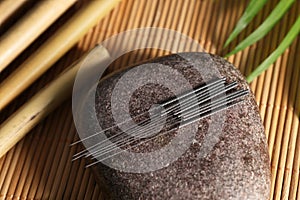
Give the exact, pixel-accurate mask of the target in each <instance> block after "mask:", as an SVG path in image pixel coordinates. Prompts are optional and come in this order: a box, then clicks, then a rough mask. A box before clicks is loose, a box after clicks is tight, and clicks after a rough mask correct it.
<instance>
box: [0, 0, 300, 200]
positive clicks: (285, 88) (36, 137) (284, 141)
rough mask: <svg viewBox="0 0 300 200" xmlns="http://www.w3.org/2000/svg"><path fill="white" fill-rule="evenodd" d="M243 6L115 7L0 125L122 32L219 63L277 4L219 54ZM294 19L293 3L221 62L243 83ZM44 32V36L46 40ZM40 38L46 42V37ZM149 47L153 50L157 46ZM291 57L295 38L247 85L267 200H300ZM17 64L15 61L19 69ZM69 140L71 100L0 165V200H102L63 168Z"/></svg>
mask: <svg viewBox="0 0 300 200" xmlns="http://www.w3.org/2000/svg"><path fill="white" fill-rule="evenodd" d="M248 2H249V1H235V0H226V1H223V0H215V1H210V0H203V1H196V0H153V1H148V0H123V1H122V3H121V4H120V5H119V6H118V7H117V8H116V9H114V10H113V11H112V12H111V13H110V14H109V15H108V16H107V17H106V18H104V19H103V20H102V21H100V22H99V23H98V24H97V26H95V27H94V28H93V29H91V30H90V31H89V32H88V34H86V35H85V36H84V37H83V38H82V40H81V41H80V42H79V43H78V44H77V45H76V46H75V47H74V48H73V49H72V50H71V51H70V52H69V53H67V54H66V55H65V56H64V57H63V58H62V59H60V60H59V61H58V62H57V63H56V64H55V65H54V66H53V67H52V68H51V69H50V70H48V71H47V72H46V74H45V75H43V76H42V77H41V78H40V79H39V80H38V81H36V83H35V84H34V85H33V86H31V87H30V88H29V89H28V90H26V91H25V92H24V93H23V94H22V95H21V96H20V97H19V99H18V100H16V101H14V102H13V103H11V104H10V105H9V106H8V107H7V108H5V109H4V110H3V113H4V114H3V115H2V114H1V115H0V122H3V121H4V120H5V118H6V117H7V116H9V115H10V114H12V113H13V112H14V111H15V110H16V109H17V108H18V107H19V106H20V104H22V102H26V100H28V99H29V98H30V97H31V96H33V95H34V94H35V93H36V92H37V91H38V90H39V89H40V88H41V87H43V86H44V85H46V84H47V83H48V82H50V81H51V80H53V79H54V78H55V77H57V75H58V74H59V73H60V72H61V71H63V70H64V69H65V68H66V67H67V66H69V65H70V64H71V63H72V62H73V61H74V60H76V58H79V57H80V56H81V55H83V53H84V52H86V51H88V50H89V49H91V48H92V47H94V45H95V44H97V43H99V42H101V41H103V40H105V39H106V38H109V37H110V36H112V35H114V34H117V33H119V32H122V31H126V30H128V29H133V28H139V27H162V28H169V29H173V30H177V31H179V32H182V33H184V34H186V35H188V36H189V37H191V38H193V39H194V40H196V41H198V42H199V43H200V44H201V46H202V47H203V48H204V49H205V50H206V51H207V52H210V53H215V54H219V55H224V54H225V53H226V52H228V51H229V50H230V49H232V48H233V47H234V46H235V45H236V44H237V43H238V42H239V41H241V40H242V39H243V38H245V37H246V36H247V35H249V33H251V32H252V31H253V30H254V29H255V28H256V27H258V26H259V24H261V22H262V21H263V20H264V19H265V18H266V17H267V16H268V14H269V13H270V10H271V9H272V8H274V6H275V5H276V3H277V2H278V1H269V2H268V3H267V5H266V6H265V7H264V9H263V10H262V11H261V12H259V13H258V16H256V17H255V18H254V22H253V23H250V24H249V26H248V27H247V28H246V29H245V30H244V31H243V32H242V33H241V34H240V35H239V36H238V37H237V39H236V40H234V41H233V42H232V43H231V44H230V45H229V46H228V47H227V48H225V49H223V44H224V41H225V40H226V38H227V37H228V35H229V34H230V32H231V31H232V29H233V28H234V26H235V24H236V22H237V20H238V19H239V17H240V16H241V15H242V13H243V11H244V9H245V7H246V5H247V3H248ZM83 4H84V3H81V2H79V3H77V5H76V6H74V7H73V8H72V9H74V10H75V11H76V9H78V8H80V7H81V6H83ZM299 12H300V2H299V1H296V3H295V4H294V5H293V6H292V7H291V9H290V10H289V12H288V13H287V14H286V15H285V16H284V18H283V19H282V20H281V21H280V23H279V24H278V25H276V26H275V27H274V28H273V30H272V31H271V32H270V33H269V34H268V35H267V36H266V37H264V38H263V39H262V40H260V41H259V42H257V43H256V44H254V45H252V46H251V47H248V48H246V49H245V50H244V51H242V52H239V53H237V54H236V55H234V56H231V57H229V58H228V60H229V61H230V62H232V63H234V65H235V66H237V67H238V68H239V69H240V70H241V72H242V73H243V74H245V75H248V74H249V73H250V72H251V71H252V70H253V69H254V68H255V66H258V64H259V63H261V62H262V60H263V59H264V58H266V56H267V55H269V54H270V52H272V51H273V50H274V49H275V48H276V46H277V45H278V44H279V43H280V41H281V40H282V39H283V37H284V35H285V34H286V33H287V31H288V30H289V28H290V27H291V26H292V24H293V22H294V21H295V19H296V17H297V16H298V15H299ZM73 13H74V12H73ZM10 15H11V14H10ZM71 15H72V12H69V13H66V14H65V15H64V16H63V18H66V19H67V18H69V17H71ZM53 27H54V29H55V26H53ZM53 27H51V28H52V29H53ZM58 27H59V26H58ZM54 31H55V30H54ZM52 32H53V31H52ZM52 32H49V37H50V36H51V34H52ZM43 37H47V34H46V35H44V36H43ZM41 41H42V40H41ZM136 42H137V43H141V42H142V41H136ZM155 42H160V40H159V38H158V39H157V40H156V41H155ZM162 44H163V45H164V46H166V47H172V48H174V49H183V48H184V49H186V50H193V49H191V47H189V46H184V47H182V46H179V44H178V43H174V44H166V43H162ZM39 45H40V44H39V42H35V45H33V46H31V47H30V51H27V52H26V54H30V53H32V52H34V51H35V50H36V49H37V47H38V46H39ZM115 45H116V46H117V45H118V44H115ZM35 46H36V47H35ZM299 52H300V38H299V37H298V38H297V39H296V40H295V41H294V42H293V44H292V45H291V46H290V48H289V49H288V50H287V51H285V52H284V54H283V55H282V56H281V57H280V58H279V59H278V60H277V61H276V62H275V63H274V64H273V65H272V66H271V67H270V68H269V69H268V70H267V71H266V72H264V73H263V74H262V75H261V76H260V77H259V78H257V79H255V80H254V81H253V82H252V83H251V89H252V91H253V92H254V93H255V97H256V101H257V104H258V106H259V109H260V113H261V117H262V121H263V123H264V126H265V132H266V138H267V141H268V145H269V154H270V158H271V170H272V177H271V179H272V185H271V197H270V199H274V200H275V199H276V200H277V199H291V200H294V199H298V200H300V179H299V170H300V125H299V115H300V112H299V109H300V58H299ZM167 53H168V52H165V51H162V50H156V49H140V50H137V51H133V52H131V53H128V54H126V55H124V56H122V57H121V58H119V59H118V60H117V61H116V62H114V64H113V65H112V66H111V67H110V68H109V72H112V71H114V70H117V69H120V68H122V67H125V66H126V65H129V64H132V63H135V62H138V61H141V60H145V59H148V58H153V57H156V56H161V55H164V54H167ZM22 56H23V57H24V55H21V57H19V58H18V59H19V62H20V63H21V62H22ZM25 57H26V56H25ZM17 63H18V60H17V61H15V62H14V63H13V64H12V65H11V66H9V67H8V68H10V69H9V70H7V71H4V73H3V75H2V74H1V75H0V80H3V79H4V78H5V77H6V76H7V74H9V73H11V72H12V71H13V70H12V68H16V67H17V66H18V64H17ZM1 76H3V77H1ZM1 112H2V111H1ZM77 139H78V136H77V134H76V129H75V127H74V124H73V118H72V110H71V100H68V101H67V102H65V103H64V104H63V105H61V106H60V107H59V108H58V109H56V110H55V112H53V113H52V114H51V115H49V116H48V117H47V118H46V119H45V120H43V122H41V123H40V124H39V125H38V126H37V127H35V128H34V129H33V130H32V131H31V132H30V133H29V134H28V135H27V136H26V137H25V138H24V139H23V140H21V141H20V142H19V143H18V144H17V145H16V146H15V147H14V148H12V149H11V150H10V151H9V152H8V153H7V154H6V155H4V156H3V157H2V158H1V159H0V199H103V193H104V192H105V191H104V189H103V188H104V187H103V186H102V185H98V184H97V183H96V181H95V177H94V176H93V173H92V171H91V170H90V169H86V168H85V164H86V161H85V160H84V159H81V160H78V161H75V162H71V158H72V155H73V154H74V153H75V152H78V151H80V149H82V147H81V146H72V147H70V146H69V145H70V144H71V143H72V142H74V141H76V140H77Z"/></svg>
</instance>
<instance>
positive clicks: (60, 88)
mask: <svg viewBox="0 0 300 200" xmlns="http://www.w3.org/2000/svg"><path fill="white" fill-rule="evenodd" d="M97 54H98V55H99V57H100V58H102V59H105V58H107V57H108V53H107V51H106V50H105V48H103V47H98V48H97ZM79 66H80V62H77V63H76V64H75V65H74V66H72V67H70V69H69V70H68V71H66V72H65V73H63V75H61V76H60V77H59V78H57V79H56V80H55V81H53V82H52V83H51V84H50V85H49V86H48V87H46V88H45V89H43V90H42V91H40V92H39V93H37V94H36V95H35V96H34V97H33V98H32V99H31V100H30V101H28V102H27V103H26V104H25V105H24V106H22V107H21V108H20V109H19V110H18V111H16V112H15V113H14V114H13V115H12V116H11V117H10V118H8V119H7V120H6V121H5V122H4V123H3V124H2V125H1V127H0V157H2V156H3V155H4V154H5V153H6V152H7V151H8V150H9V149H10V148H11V147H13V146H14V145H15V144H16V143H17V142H18V141H19V140H21V139H22V138H23V137H24V136H25V135H26V133H27V132H28V131H30V130H31V129H32V128H33V127H34V126H35V125H36V124H37V123H38V122H39V121H40V120H42V119H43V118H44V117H45V116H46V115H47V114H48V113H50V112H51V111H52V110H53V109H55V108H56V107H57V106H58V105H59V104H60V103H61V102H63V101H64V100H65V99H66V98H67V97H69V96H70V94H71V91H72V87H73V82H74V79H75V76H76V72H77V70H78V68H79Z"/></svg>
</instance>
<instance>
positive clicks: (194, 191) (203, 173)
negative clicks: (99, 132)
mask: <svg viewBox="0 0 300 200" xmlns="http://www.w3.org/2000/svg"><path fill="white" fill-rule="evenodd" d="M203 55H204V54H203V53H185V56H187V57H189V58H190V59H191V60H192V61H193V60H197V59H198V60H199V59H202V56H203ZM211 56H212V60H211V61H207V62H211V63H208V66H209V65H214V66H216V67H217V68H218V70H219V71H220V74H221V76H224V77H226V78H227V80H226V81H227V82H233V81H237V82H238V84H239V88H244V89H249V87H248V84H247V83H246V81H245V79H244V77H243V76H242V75H241V73H240V72H239V71H238V70H237V69H236V68H235V67H234V66H233V65H232V64H230V63H228V62H227V61H226V60H224V59H223V58H221V57H218V56H215V55H211ZM212 61H213V62H212ZM205 62H206V61H205ZM152 63H161V64H165V65H168V66H171V67H172V68H174V69H176V70H178V71H179V72H181V73H182V74H183V75H184V76H185V78H187V79H188V80H189V81H190V83H191V84H192V85H193V86H197V85H199V84H201V83H203V80H202V79H201V77H200V76H199V74H197V73H198V72H196V71H195V70H193V68H191V67H189V64H188V63H187V62H186V61H185V60H183V59H182V58H181V57H180V56H178V55H170V56H165V57H161V58H157V59H155V60H152ZM125 71H126V70H125ZM125 71H121V72H118V73H116V74H114V75H112V76H109V77H108V78H106V79H104V80H103V81H102V83H101V84H99V85H98V88H97V95H98V96H97V97H96V107H97V112H98V113H97V114H98V120H99V123H100V125H101V126H103V127H109V126H111V125H113V118H112V115H111V111H110V95H111V91H112V89H113V88H114V85H115V84H116V82H117V81H118V78H119V77H120V76H121V75H122V74H123V72H125ZM158 74H159V72H158ZM158 74H156V75H158ZM211 78H212V77H211ZM133 81H134V80H133ZM150 92H152V93H151V94H155V95H149V94H150ZM172 96H174V94H173V93H172V92H171V91H170V90H168V89H167V88H163V87H160V86H157V85H151V84H150V85H146V86H145V87H142V88H140V89H139V90H138V91H137V92H136V93H135V94H134V95H133V96H132V98H131V102H130V112H131V113H132V115H137V114H139V113H141V112H144V111H146V110H147V109H149V108H150V106H151V105H152V104H153V103H157V102H159V101H161V100H164V99H167V98H170V97H172ZM100 104H101V106H100ZM103 105H104V106H103ZM226 116H227V118H226V121H225V125H224V127H223V131H222V132H221V135H220V140H219V141H218V142H217V144H216V145H215V146H214V147H213V149H212V151H211V152H210V153H209V155H207V156H206V157H204V158H199V157H197V151H199V148H200V147H201V145H203V138H204V137H205V135H206V133H207V130H208V126H207V125H208V123H209V122H210V120H211V117H207V118H205V119H201V120H200V122H199V129H198V131H197V134H196V138H195V139H196V141H197V142H196V143H193V144H192V145H191V147H190V148H189V149H188V150H187V151H186V152H185V153H184V154H183V155H182V156H181V157H180V158H179V159H178V160H177V161H175V162H173V163H171V164H170V165H169V166H168V167H165V168H162V169H160V170H157V171H154V172H149V173H125V172H121V171H117V170H114V169H111V168H109V167H107V166H105V165H103V164H98V165H97V166H96V167H94V171H95V174H96V177H97V178H98V180H99V181H101V185H103V182H102V181H104V182H105V184H106V185H107V186H108V188H109V190H110V192H109V194H110V196H111V198H113V199H118V200H119V199H126V200H130V199H147V200H150V199H151V200H152V199H153V200H166V199H183V200H189V199H204V200H206V199H207V200H214V199H226V200H227V199H238V200H240V199H243V200H246V199H253V200H260V199H261V200H266V199H268V197H269V189H270V188H269V187H270V186H269V185H270V169H269V157H268V152H267V146H266V142H265V134H264V129H263V126H262V123H261V120H260V116H259V112H258V108H257V105H256V102H255V100H254V97H253V95H252V93H251V94H250V95H248V96H246V97H244V101H243V102H242V103H240V104H238V105H235V106H234V107H232V108H230V109H227V110H226ZM112 134H113V133H112ZM174 134H175V132H171V133H170V134H167V135H166V136H165V137H164V138H163V139H164V140H163V142H161V143H160V141H161V139H162V138H160V139H157V140H155V141H154V142H150V143H146V144H145V145H141V146H140V147H139V148H135V149H133V150H132V151H137V152H147V151H151V150H153V149H155V148H159V146H161V145H165V144H166V143H167V142H168V141H169V140H170V138H172V136H174ZM107 198H108V197H107Z"/></svg>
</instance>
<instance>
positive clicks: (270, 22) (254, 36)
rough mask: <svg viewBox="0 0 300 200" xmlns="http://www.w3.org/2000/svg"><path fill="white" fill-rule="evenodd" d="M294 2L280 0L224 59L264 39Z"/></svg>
mask: <svg viewBox="0 0 300 200" xmlns="http://www.w3.org/2000/svg"><path fill="white" fill-rule="evenodd" d="M294 1H295V0H281V1H280V2H279V3H278V4H277V5H276V7H275V8H274V9H273V11H272V12H271V14H270V15H269V16H268V17H267V19H266V20H265V21H264V22H263V23H262V24H261V25H260V26H259V27H258V28H257V29H256V30H255V31H254V32H252V33H251V34H250V35H249V36H248V37H247V38H246V39H244V40H243V41H242V42H240V44H238V45H237V46H236V47H235V48H234V50H233V51H231V52H230V53H229V54H227V55H225V57H229V56H231V55H233V54H235V53H237V52H239V51H241V50H243V49H245V48H246V47H248V46H250V45H252V44H254V43H255V42H257V41H258V40H259V39H261V38H262V37H264V36H265V35H266V34H267V33H268V32H269V31H270V30H271V28H272V27H273V26H274V25H275V24H276V22H278V21H279V20H280V19H281V17H282V16H283V15H284V14H285V12H286V11H287V10H288V9H289V7H290V6H291V5H292V4H293V3H294Z"/></svg>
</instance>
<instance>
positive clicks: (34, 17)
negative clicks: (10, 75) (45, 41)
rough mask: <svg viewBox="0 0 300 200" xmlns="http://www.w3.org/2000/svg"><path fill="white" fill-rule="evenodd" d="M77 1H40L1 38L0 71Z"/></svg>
mask: <svg viewBox="0 0 300 200" xmlns="http://www.w3.org/2000/svg"><path fill="white" fill-rule="evenodd" d="M9 2H10V1H9ZM75 2H76V0H64V1H61V0H52V1H49V0H46V1H40V2H39V4H38V5H37V6H35V7H34V8H33V9H31V10H30V12H29V13H28V14H26V15H25V16H24V17H22V18H21V20H20V21H18V22H17V23H16V24H15V25H14V26H13V27H11V28H10V29H9V30H8V31H7V32H6V33H5V34H4V35H3V36H2V37H1V38H0V43H1V46H0V73H1V71H3V69H5V68H6V67H7V66H8V65H9V63H11V61H13V60H14V59H15V58H16V57H17V56H18V55H19V54H20V53H21V52H22V51H23V50H24V49H26V48H27V47H28V46H29V45H30V44H31V43H32V42H33V41H34V40H35V39H36V38H37V37H38V36H39V35H40V34H41V33H43V32H44V31H45V30H46V29H47V28H48V27H49V26H50V25H51V24H52V23H53V22H54V21H55V20H56V19H58V18H59V17H60V16H61V15H62V14H63V13H64V12H65V11H66V10H67V9H68V8H69V7H71V5H73V4H74V3H75Z"/></svg>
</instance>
